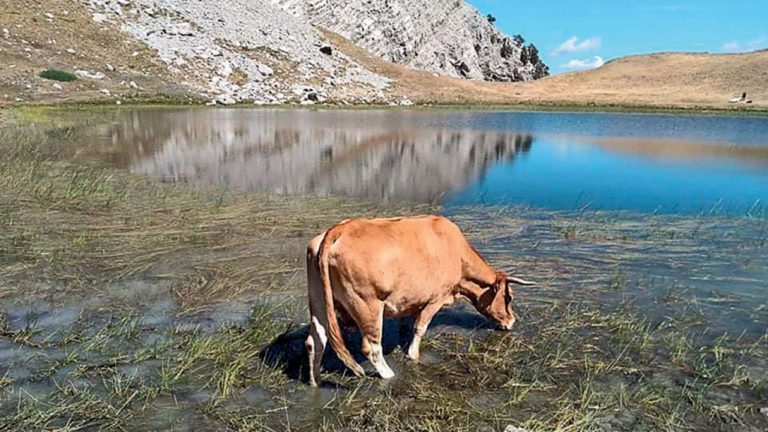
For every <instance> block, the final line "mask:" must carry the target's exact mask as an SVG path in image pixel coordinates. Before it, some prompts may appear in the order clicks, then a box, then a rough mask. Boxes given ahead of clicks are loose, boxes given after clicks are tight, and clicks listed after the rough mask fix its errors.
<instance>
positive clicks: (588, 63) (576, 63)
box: [560, 56, 605, 70]
mask: <svg viewBox="0 0 768 432" xmlns="http://www.w3.org/2000/svg"><path fill="white" fill-rule="evenodd" d="M604 64H605V61H604V60H603V58H602V57H600V56H595V57H594V58H592V59H591V60H590V59H586V60H580V59H573V60H571V61H569V62H568V63H566V64H564V65H562V66H560V67H561V68H563V69H567V70H586V69H594V68H599V67H600V66H602V65H604Z"/></svg>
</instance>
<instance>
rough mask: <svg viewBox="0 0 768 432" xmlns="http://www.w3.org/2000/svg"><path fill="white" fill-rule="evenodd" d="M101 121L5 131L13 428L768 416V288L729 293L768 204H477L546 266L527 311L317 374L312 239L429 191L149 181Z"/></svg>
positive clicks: (483, 219) (1, 139) (4, 395)
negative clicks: (502, 327)
mask: <svg viewBox="0 0 768 432" xmlns="http://www.w3.org/2000/svg"><path fill="white" fill-rule="evenodd" d="M106 119H107V120H108V117H106ZM34 120H35V122H39V121H40V119H39V118H35V119H34ZM100 121H102V122H103V121H104V118H102V119H101V120H99V117H98V116H95V117H94V118H93V119H90V117H88V118H85V119H83V118H80V119H77V121H75V122H73V123H68V122H66V121H62V120H61V119H57V120H56V123H55V124H50V123H48V124H47V126H44V127H40V126H34V125H33V126H23V125H22V126H14V127H12V128H0V150H2V151H3V154H4V157H3V158H2V159H0V204H2V205H0V281H1V282H2V283H0V302H2V305H3V310H2V311H0V353H2V355H0V430H9V431H15V430H18V431H26V430H83V429H85V430H162V429H195V430H265V431H272V430H275V431H283V430H326V431H335V430H376V431H390V430H391V431H402V430H413V431H424V430H427V431H442V430H467V431H469V430H472V431H477V430H488V431H501V430H504V428H505V427H506V426H507V425H510V424H511V425H516V426H519V427H523V428H525V429H527V430H532V431H592V430H626V431H636V430H669V431H673V430H675V431H677V430H726V431H727V430H733V431H737V430H764V429H765V428H766V427H768V417H767V416H765V415H764V414H762V413H761V411H760V409H761V408H764V407H766V406H768V387H767V386H766V384H767V383H766V376H768V365H767V364H766V360H765V359H766V358H768V352H767V350H768V348H767V347H768V332H766V331H765V328H766V323H767V322H768V311H766V308H765V304H764V300H761V299H764V297H759V296H758V297H749V296H746V297H744V296H739V295H735V294H733V293H731V292H729V291H728V290H724V291H723V290H720V289H719V285H720V284H723V283H727V284H730V285H738V284H746V285H747V286H752V285H754V284H755V279H756V278H759V277H760V275H762V274H763V273H761V271H762V270H761V269H762V268H763V267H764V266H765V264H766V242H765V239H766V238H768V226H767V223H766V221H764V220H720V219H715V218H710V219H702V218H682V217H680V218H674V217H664V218H662V217H657V216H649V217H647V218H629V217H619V216H616V215H611V214H603V213H599V212H586V211H584V212H580V213H576V214H567V215H565V214H549V213H547V214H543V213H542V214H540V213H537V212H536V211H533V210H530V209H529V210H525V209H496V210H483V209H463V210H462V211H461V212H457V213H456V214H454V215H451V216H452V217H453V218H454V219H455V220H456V221H457V222H458V223H459V224H460V225H461V226H462V227H463V228H464V229H465V230H466V232H467V235H468V236H469V237H470V238H471V239H472V241H473V243H476V244H478V245H479V248H480V249H481V250H483V252H484V253H486V254H487V255H488V257H489V258H490V259H491V260H492V261H493V262H494V263H500V264H501V266H502V267H505V268H506V269H507V270H510V271H522V272H524V274H523V275H524V276H526V277H528V278H531V279H536V280H538V281H540V282H541V285H542V288H539V290H538V291H522V292H520V293H518V297H519V298H520V301H519V307H518V313H519V315H520V321H519V324H518V327H517V328H516V329H515V330H514V331H513V332H510V333H497V332H489V331H487V330H483V329H479V330H473V331H467V329H461V328H459V327H461V326H462V325H459V324H457V323H456V321H455V319H454V321H451V316H453V315H450V314H445V315H443V316H444V317H445V318H443V322H444V323H446V322H447V323H448V326H447V327H442V328H441V327H440V326H437V325H436V328H435V329H434V330H433V331H432V332H431V333H430V335H429V336H428V338H427V339H425V341H424V345H425V346H424V359H425V360H424V362H423V363H422V364H412V363H409V362H408V361H406V360H405V358H404V355H403V354H402V346H403V345H404V342H405V343H407V337H400V338H399V339H398V340H397V341H394V342H393V341H390V342H389V343H388V346H387V347H385V348H386V349H387V351H388V352H389V354H388V358H389V359H390V362H391V363H393V364H394V367H395V369H396V370H397V372H398V377H397V378H396V379H395V380H393V381H391V382H382V381H381V380H378V379H374V378H362V379H356V378H351V377H349V376H348V375H345V374H343V373H340V372H343V369H342V368H340V366H339V364H338V362H336V361H335V360H334V358H333V355H331V354H329V355H328V358H327V359H326V360H327V361H326V365H325V366H326V367H325V372H324V378H325V379H326V385H327V386H326V387H325V388H320V389H316V390H313V389H309V388H307V387H306V386H305V384H304V383H303V378H304V375H305V374H306V366H305V365H306V358H305V354H304V353H303V338H304V337H305V336H306V331H307V329H306V327H305V326H304V325H303V324H302V323H303V322H304V321H305V320H306V315H307V312H306V301H305V299H304V297H303V295H302V294H301V293H303V291H304V289H305V288H304V283H305V282H304V276H303V272H304V269H303V262H302V259H303V255H304V250H303V249H304V247H305V245H306V241H307V240H308V239H309V237H311V236H312V235H314V234H316V233H317V232H319V231H321V230H322V229H323V228H325V227H326V226H328V225H329V224H331V223H333V222H336V221H338V220H339V219H342V218H346V217H349V216H350V215H359V216H372V215H386V214H406V213H414V212H421V211H425V210H428V209H427V208H424V207H415V206H410V205H403V206H398V205H394V204H377V203H369V202H361V201H350V200H346V199H340V198H296V197H291V198H288V197H281V196H269V195H258V194H238V193H235V192H226V191H221V190H215V189H204V188H197V187H193V186H190V185H187V184H167V183H156V182H151V181H149V180H147V179H145V178H142V177H136V176H132V175H129V174H127V173H124V172H121V171H117V170H114V169H112V168H110V167H109V166H108V164H105V163H104V161H106V160H108V159H109V154H108V151H107V150H105V149H102V148H93V147H89V146H88V142H87V137H88V133H100V132H99V131H100V130H101V129H99V128H98V127H93V128H92V126H98V125H100V124H101V123H100ZM83 128H85V129H84V130H83ZM83 140H85V142H83ZM74 156H78V158H73V157H74ZM511 244H512V245H515V247H510V245H511ZM510 262H514V263H515V264H516V266H515V268H509V266H508V265H507V266H505V265H504V263H510ZM681 269H683V270H681ZM681 271H684V272H685V273H686V275H690V276H691V277H689V278H688V277H686V278H683V279H681V278H680V277H679V274H680V272H681ZM651 274H652V275H653V276H651ZM712 274H720V275H723V274H725V275H729V277H728V278H725V279H723V280H711V281H710V280H708V278H710V275H712ZM750 284H751V285H750ZM648 305H652V307H645V306H648ZM650 310H653V311H656V312H655V313H649V311H650ZM457 313H458V312H457ZM457 316H458V315H457ZM469 316H470V317H471V316H473V315H469ZM440 319H441V318H440V316H438V319H436V321H440ZM720 321H728V323H729V325H719V322H720ZM469 322H470V324H466V325H465V326H469V327H470V328H473V327H474V326H475V325H476V324H472V321H469ZM738 325H743V328H744V332H743V333H739V334H730V333H728V332H727V331H726V329H729V328H730V329H732V328H735V327H736V326H738ZM761 328H762V330H760V329H761ZM470 330H471V329H470ZM390 333H391V332H390ZM401 339H402V340H401ZM349 342H350V345H351V346H355V344H356V343H358V342H357V336H356V335H351V336H350V337H349Z"/></svg>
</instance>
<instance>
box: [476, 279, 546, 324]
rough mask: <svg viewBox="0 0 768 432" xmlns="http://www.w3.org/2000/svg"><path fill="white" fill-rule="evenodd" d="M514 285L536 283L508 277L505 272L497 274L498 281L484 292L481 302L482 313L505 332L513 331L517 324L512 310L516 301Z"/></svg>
mask: <svg viewBox="0 0 768 432" xmlns="http://www.w3.org/2000/svg"><path fill="white" fill-rule="evenodd" d="M513 284H520V285H533V284H534V283H533V282H528V281H525V280H522V279H519V278H515V277H508V276H507V274H506V273H504V272H497V273H496V281H495V282H494V283H493V284H492V285H491V286H490V287H488V289H486V290H485V292H483V294H482V295H481V297H480V301H479V306H480V307H479V309H480V312H481V313H482V314H483V315H485V316H486V317H487V318H488V319H489V320H491V321H493V323H494V324H496V326H497V327H499V328H501V329H504V330H511V329H512V326H513V325H514V324H515V312H514V311H513V310H512V302H513V301H514V300H515V291H514V290H513V289H512V285H513Z"/></svg>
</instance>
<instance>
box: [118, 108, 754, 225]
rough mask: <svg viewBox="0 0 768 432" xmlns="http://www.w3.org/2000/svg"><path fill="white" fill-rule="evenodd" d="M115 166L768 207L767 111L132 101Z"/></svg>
mask: <svg viewBox="0 0 768 432" xmlns="http://www.w3.org/2000/svg"><path fill="white" fill-rule="evenodd" d="M117 120H118V121H117V122H116V123H115V126H113V128H112V129H111V131H110V134H111V138H112V143H113V144H114V145H116V146H117V147H118V149H117V152H116V156H115V157H116V158H117V161H116V162H117V164H118V165H120V166H122V167H127V168H129V169H130V170H131V171H132V172H135V173H140V174H148V175H150V176H153V177H156V178H161V179H164V180H167V181H186V182H193V183H200V184H205V185H214V186H224V187H229V188H234V189H239V190H247V191H253V190H267V191H270V192H274V193H279V194H319V195H329V194H333V195H345V196H352V197H363V198H369V199H382V200H407V201H417V202H431V203H435V202H438V203H440V204H443V205H445V206H446V207H451V206H456V205H464V204H473V205H474V204H481V205H486V204H489V205H495V204H501V205H506V204H522V205H528V206H533V207H538V208H544V209H555V210H574V209H584V208H589V209H596V210H628V211H636V212H643V213H650V212H658V213H667V214H670V213H671V214H719V215H732V216H744V215H750V216H762V215H765V214H766V212H765V203H766V202H768V119H764V118H751V117H705V116H684V115H638V114H600V113H546V112H542V113H521V112H485V111H476V112H472V111H425V110H413V111H403V110H357V111H342V110H326V111H322V110H320V111H308V110H262V109H255V110H247V109H234V110H232V109H189V110H178V109H176V110H167V109H160V110H130V111H125V112H122V113H121V114H120V116H118V119H117Z"/></svg>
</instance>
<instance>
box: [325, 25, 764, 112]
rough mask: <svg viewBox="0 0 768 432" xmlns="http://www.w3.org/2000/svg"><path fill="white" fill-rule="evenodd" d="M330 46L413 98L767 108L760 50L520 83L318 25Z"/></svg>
mask: <svg viewBox="0 0 768 432" xmlns="http://www.w3.org/2000/svg"><path fill="white" fill-rule="evenodd" d="M323 33H324V34H325V36H326V37H327V38H328V39H330V40H331V41H332V42H333V43H334V45H336V46H337V48H338V49H339V50H341V51H343V52H344V53H346V54H347V55H349V56H351V57H353V58H354V59H356V60H357V61H359V62H360V63H362V64H363V65H365V66H366V67H367V68H369V69H371V70H373V71H375V72H378V73H380V74H382V75H384V76H387V77H389V78H391V79H393V80H394V81H395V84H394V88H395V89H394V93H395V94H397V95H407V96H409V97H410V98H411V99H412V100H413V101H414V102H417V103H467V104H553V105H557V104H563V105H591V104H594V105H620V106H649V107H677V108H694V107H703V108H732V107H734V105H732V104H730V103H728V100H729V99H731V98H732V97H734V96H737V95H740V94H741V92H743V91H746V92H747V93H748V94H749V97H750V98H751V99H752V100H753V103H752V104H750V105H751V106H747V105H745V104H739V105H738V107H739V108H751V109H765V108H768V51H757V52H752V53H746V54H692V53H663V54H650V55H643V56H633V57H625V58H621V59H617V60H614V61H611V62H608V63H607V64H606V65H605V66H603V67H601V68H598V69H594V70H590V71H585V72H573V73H567V74H562V75H557V76H551V77H548V78H544V79H540V80H537V81H533V82H526V83H488V82H479V81H467V80H461V79H454V78H446V77H438V76H435V75H434V74H432V73H429V72H422V71H416V70H412V69H408V68H406V67H403V66H399V65H395V64H392V63H389V62H387V61H384V60H382V59H380V58H378V57H376V56H374V55H372V54H370V53H368V52H366V51H365V50H363V49H362V48H360V47H357V46H355V45H354V44H352V43H351V42H350V41H348V40H346V39H344V38H343V37H341V36H339V35H337V34H334V33H331V32H328V31H323Z"/></svg>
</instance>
